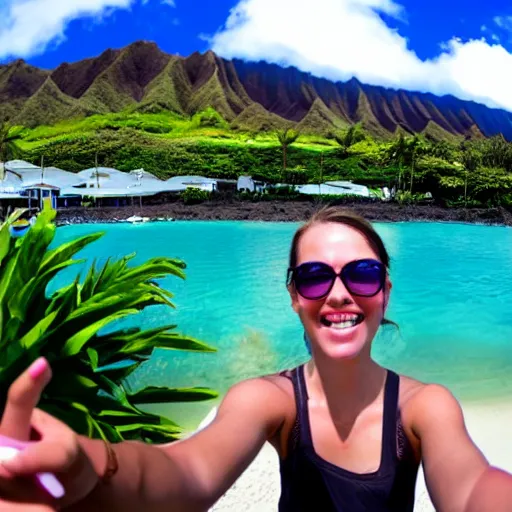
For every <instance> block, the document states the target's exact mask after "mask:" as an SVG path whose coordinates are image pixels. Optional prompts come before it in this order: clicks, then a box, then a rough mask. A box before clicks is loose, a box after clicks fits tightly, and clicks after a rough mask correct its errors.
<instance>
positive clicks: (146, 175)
mask: <svg viewBox="0 0 512 512" xmlns="http://www.w3.org/2000/svg"><path fill="white" fill-rule="evenodd" d="M130 174H131V175H133V176H135V177H136V178H137V179H139V178H140V179H142V180H156V181H162V180H161V179H160V178H157V177H156V176H155V175H154V174H151V173H150V172H148V171H145V170H144V169H135V170H133V171H130Z"/></svg>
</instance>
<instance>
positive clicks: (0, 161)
mask: <svg viewBox="0 0 512 512" xmlns="http://www.w3.org/2000/svg"><path fill="white" fill-rule="evenodd" d="M20 139H21V128H19V127H18V128H14V127H13V126H11V124H10V123H9V122H8V121H4V122H3V123H2V124H0V181H2V180H3V179H4V175H5V167H4V164H5V162H8V161H9V160H12V159H14V158H19V157H20V156H21V154H22V151H21V149H20V147H19V146H18V141H19V140H20Z"/></svg>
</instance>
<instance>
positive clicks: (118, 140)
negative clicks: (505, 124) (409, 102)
mask: <svg viewBox="0 0 512 512" xmlns="http://www.w3.org/2000/svg"><path fill="white" fill-rule="evenodd" d="M19 136H20V138H19V139H18V142H17V143H18V146H19V147H20V148H21V149H22V150H23V151H24V158H26V159H27V160H29V161H32V162H34V163H38V162H40V158H41V156H43V155H44V157H45V158H44V161H45V163H46V165H54V166H57V167H61V168H63V169H66V170H71V171H78V170H81V169H84V168H88V167H91V166H93V165H94V159H95V155H96V154H98V155H99V163H100V165H104V166H107V167H115V168H118V169H121V170H126V171H128V170H132V169H136V168H141V167H143V168H144V169H146V170H147V171H149V172H152V173H154V174H156V175H157V176H159V177H161V178H168V177H170V176H174V175H179V174H181V175H184V174H200V175H204V176H209V177H220V178H236V177H238V176H239V175H242V174H249V175H252V176H253V177H255V178H258V179H262V180H266V181H268V182H271V183H275V182H280V181H285V182H288V183H292V184H293V183H295V184H297V183H319V182H325V181H329V180H352V181H354V182H356V183H360V184H365V185H368V186H370V187H371V188H379V187H383V186H387V187H389V188H392V187H395V188H396V189H399V190H401V191H402V193H401V194H400V197H401V200H404V201H406V202H410V201H415V200H416V198H421V197H423V194H424V193H425V192H430V193H431V194H432V195H433V197H434V199H435V200H436V201H437V202H438V203H440V204H446V205H449V206H463V205H467V206H473V205H484V206H492V205H505V206H507V205H510V204H511V203H512V195H511V194H512V174H511V173H512V145H511V144H510V143H508V142H506V141H505V140H504V139H503V138H502V137H501V136H497V137H493V138H491V139H482V140H473V141H464V140H457V139H456V138H452V139H450V140H441V141H434V140H430V139H428V138H426V137H423V136H421V135H415V136H409V135H407V134H404V133H401V132H400V133H397V135H396V137H395V138H394V139H391V140H376V139H374V138H372V137H371V136H369V135H368V133H366V132H365V131H364V130H363V129H362V127H361V126H360V125H356V126H353V127H349V128H347V129H344V130H334V131H333V133H330V134H327V136H325V137H322V136H319V135H306V134H302V133H301V134H299V135H298V137H295V133H293V131H292V132H290V131H289V130H288V131H287V130H286V128H283V129H278V130H274V131H260V132H253V133H251V132H247V131H241V130H237V129H235V128H234V127H233V126H230V125H228V123H227V122H226V121H225V120H224V119H223V118H222V117H221V116H220V115H219V114H218V113H217V112H215V110H213V109H207V110H206V111H204V112H201V113H199V114H196V115H195V116H193V117H191V118H186V117H181V116H179V115H177V114H173V113H162V112H161V113H155V114H149V113H134V112H125V113H119V114H107V115H96V116H91V117H88V118H84V119H79V120H75V121H66V122H62V123H58V124H56V125H54V126H40V127H38V128H34V129H28V128H25V129H23V130H22V131H21V132H20V133H19Z"/></svg>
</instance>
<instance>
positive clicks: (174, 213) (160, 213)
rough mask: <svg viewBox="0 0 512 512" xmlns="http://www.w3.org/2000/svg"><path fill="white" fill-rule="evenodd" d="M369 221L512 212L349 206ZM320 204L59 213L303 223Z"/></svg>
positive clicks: (499, 219)
mask: <svg viewBox="0 0 512 512" xmlns="http://www.w3.org/2000/svg"><path fill="white" fill-rule="evenodd" d="M343 206H345V207H347V208H351V209H353V210H355V211H356V212H357V213H359V214H361V215H363V216H364V217H366V218H367V219H368V220H371V221H378V222H409V221H432V222H464V223H474V224H477V223H478V224H486V225H501V226H512V212H511V211H509V210H507V209H505V208H487V209H484V208H468V209H464V208H443V207H440V206H435V205H403V206H401V205H398V204H394V203H380V202H379V203H367V204H362V203H353V204H351V203H347V204H344V205H343ZM319 207H320V205H319V204H314V203H311V202H305V201H260V202H250V201H208V202H205V203H201V204H194V205H185V204H183V203H181V202H172V203H164V204H155V205H143V206H142V207H139V206H126V207H122V208H114V207H91V208H82V207H81V208H66V209H61V210H59V211H58V215H57V224H59V225H66V224H83V223H112V222H123V221H126V219H128V218H130V217H132V216H134V215H136V216H140V217H147V218H149V219H150V220H151V221H156V220H165V221H168V220H246V221H265V222H269V221H271V222H301V221H304V220H306V219H307V218H308V217H309V216H310V215H311V214H312V213H313V212H314V211H315V210H316V209H317V208H319Z"/></svg>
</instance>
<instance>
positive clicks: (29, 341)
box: [20, 311, 57, 350]
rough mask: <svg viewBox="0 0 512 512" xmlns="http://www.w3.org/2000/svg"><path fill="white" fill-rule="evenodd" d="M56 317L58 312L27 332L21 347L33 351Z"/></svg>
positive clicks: (22, 339)
mask: <svg viewBox="0 0 512 512" xmlns="http://www.w3.org/2000/svg"><path fill="white" fill-rule="evenodd" d="M56 316H57V311H55V312H53V313H51V314H49V315H48V316H47V317H45V318H43V319H42V320H40V321H39V322H38V323H37V324H36V325H35V326H34V327H33V328H32V329H30V331H29V332H27V334H25V336H23V338H21V340H20V344H21V346H22V347H25V348H26V349H27V350H29V349H31V348H32V347H33V345H34V344H35V343H36V341H38V340H39V339H41V338H42V336H43V335H44V334H45V333H46V332H47V330H48V328H49V327H50V326H51V324H52V322H53V320H54V319H55V317H56Z"/></svg>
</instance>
